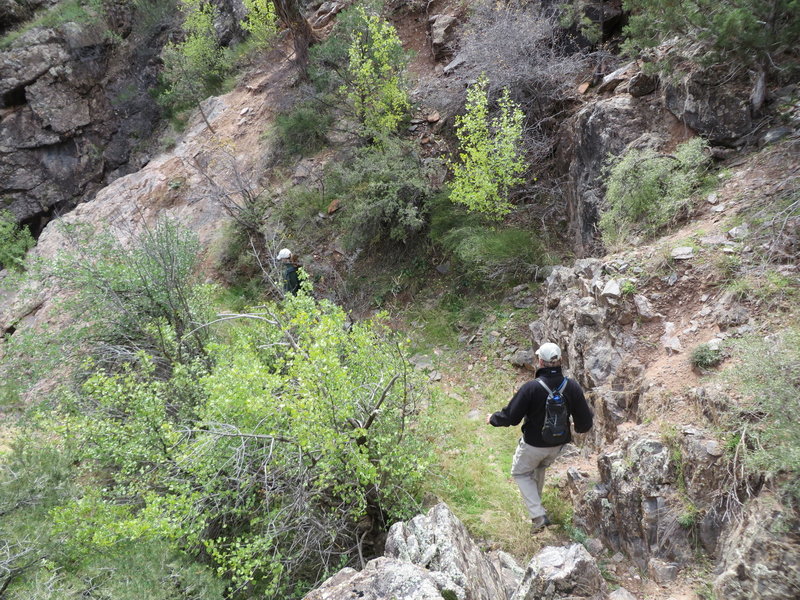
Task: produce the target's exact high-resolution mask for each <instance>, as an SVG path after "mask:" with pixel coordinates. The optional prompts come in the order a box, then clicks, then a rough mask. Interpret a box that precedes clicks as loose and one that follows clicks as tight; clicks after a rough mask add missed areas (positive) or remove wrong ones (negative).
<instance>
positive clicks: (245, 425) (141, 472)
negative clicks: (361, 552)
mask: <svg viewBox="0 0 800 600" xmlns="http://www.w3.org/2000/svg"><path fill="white" fill-rule="evenodd" d="M212 353H213V357H214V361H213V363H214V366H213V367H212V368H211V370H210V371H209V372H207V374H205V375H203V374H202V373H197V372H190V371H188V370H187V369H185V368H183V371H181V370H176V371H174V372H173V378H172V379H171V380H170V381H158V380H154V379H153V376H152V372H153V371H152V367H147V366H146V363H144V362H142V363H140V364H142V365H145V366H144V368H140V369H136V370H134V369H129V370H127V371H124V372H121V373H117V374H112V373H107V372H96V373H95V374H94V375H93V376H92V377H91V378H89V379H88V380H87V381H86V383H85V384H84V386H83V388H82V390H81V391H80V393H78V394H72V395H70V396H69V397H68V398H67V399H66V401H65V402H64V403H62V407H61V411H60V412H59V414H58V415H57V417H56V421H57V422H58V423H60V426H59V428H58V431H59V434H60V438H61V439H65V440H68V441H70V442H74V447H75V448H76V449H77V452H78V455H77V456H76V457H75V458H76V459H77V460H79V461H80V463H81V464H82V465H83V466H84V467H85V468H86V469H87V472H89V473H103V477H104V483H103V489H95V490H94V491H93V492H91V493H86V494H84V495H83V496H82V497H81V498H79V499H76V500H74V501H71V502H68V503H65V504H64V505H62V506H61V507H60V508H59V509H58V510H55V511H53V522H54V525H55V530H56V531H57V533H58V534H59V535H60V536H63V537H64V543H63V546H64V549H65V550H64V551H65V553H66V556H67V558H69V559H70V560H72V561H77V562H82V561H85V560H87V559H88V558H89V557H92V556H98V555H101V554H103V553H106V552H108V553H114V552H122V551H125V550H126V549H127V548H131V547H134V546H135V545H137V544H153V543H156V542H158V541H164V540H166V541H169V542H170V548H171V549H172V550H173V551H175V552H177V551H183V552H186V553H188V554H195V553H198V552H202V553H203V554H204V555H205V556H206V557H207V558H208V560H209V561H210V562H211V564H212V565H213V566H214V567H215V569H216V571H217V573H218V574H219V575H220V576H221V577H223V578H224V579H225V580H227V582H228V583H229V584H230V585H229V590H228V593H227V596H226V597H229V598H242V599H243V598H251V597H255V596H258V597H264V598H274V599H277V598H282V599H285V598H296V597H301V596H302V595H303V593H304V591H305V590H306V589H307V588H308V587H309V586H311V585H313V584H314V583H315V582H317V581H319V580H320V579H322V578H324V577H325V576H327V575H328V569H329V568H335V567H337V566H343V564H344V563H348V562H350V561H351V560H357V558H358V554H357V551H356V548H357V547H358V545H359V539H363V533H364V531H365V529H364V527H366V528H367V529H374V531H375V532H378V531H379V530H381V529H382V528H384V527H385V526H386V525H387V524H388V523H387V521H386V520H388V522H391V520H394V519H396V518H400V517H407V516H409V515H410V514H411V513H412V512H413V511H414V510H415V509H416V507H417V504H416V500H415V498H416V497H417V495H418V492H419V486H420V484H421V482H422V481H423V479H424V477H425V475H426V471H425V469H426V466H427V464H428V462H429V460H430V450H429V444H428V443H427V442H426V439H425V438H424V437H423V436H425V435H427V432H426V431H427V430H426V428H425V427H424V426H423V424H422V423H421V422H420V419H419V416H418V415H419V411H420V408H421V405H420V404H419V403H420V401H421V400H422V399H423V398H424V397H425V396H426V392H425V390H424V387H423V385H424V384H423V380H422V379H421V376H420V375H418V374H414V373H413V372H408V371H407V363H406V357H405V349H404V347H403V345H402V343H399V344H398V343H396V340H395V338H394V337H393V336H392V335H391V334H390V333H389V331H388V330H387V329H386V328H384V327H382V326H381V325H379V324H377V323H372V322H360V323H350V322H349V321H348V318H347V315H346V314H345V312H344V311H343V310H342V309H340V308H338V307H336V306H334V305H332V304H330V303H327V302H317V301H316V300H315V299H313V298H312V297H310V296H308V295H306V294H300V295H298V296H291V297H289V298H287V299H286V300H285V301H284V302H283V303H281V304H271V305H267V306H264V307H262V308H261V310H259V312H258V313H252V314H250V315H249V318H243V319H242V320H241V321H239V322H238V323H235V324H234V325H233V327H231V328H230V329H229V330H228V335H227V342H226V343H224V344H222V343H219V344H215V345H214V347H213V349H212ZM176 378H179V379H180V380H179V381H176ZM186 386H195V387H198V388H199V389H200V393H199V395H198V396H197V397H198V399H199V402H198V403H197V405H196V408H195V409H194V410H193V411H191V412H184V413H180V412H177V411H175V410H174V408H173V406H172V402H173V401H174V398H175V390H180V389H185V388H186ZM184 395H185V393H184Z"/></svg>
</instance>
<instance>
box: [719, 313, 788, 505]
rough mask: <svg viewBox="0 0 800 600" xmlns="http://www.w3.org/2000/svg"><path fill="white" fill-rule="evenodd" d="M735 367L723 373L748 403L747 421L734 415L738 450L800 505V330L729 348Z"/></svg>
mask: <svg viewBox="0 0 800 600" xmlns="http://www.w3.org/2000/svg"><path fill="white" fill-rule="evenodd" d="M733 353H734V358H735V359H736V360H737V362H738V364H737V365H736V367H735V368H732V369H730V370H729V371H728V372H727V377H728V379H729V381H730V382H731V383H732V384H733V385H734V386H735V387H736V389H737V390H738V391H739V392H740V393H742V394H743V395H744V397H745V400H746V405H745V406H746V409H747V411H748V415H749V417H750V418H749V419H748V421H752V420H755V422H749V423H745V424H744V425H743V424H742V420H741V417H740V415H739V414H736V415H732V418H733V420H732V421H731V426H732V429H733V430H734V431H736V432H737V434H738V436H739V437H738V441H739V445H738V448H739V449H740V450H741V451H742V452H743V453H744V460H745V464H746V465H747V466H748V467H749V468H750V469H751V470H753V471H760V472H763V473H767V474H768V475H770V476H771V477H772V478H778V479H779V481H782V482H783V484H784V489H785V490H786V492H787V493H789V494H791V495H793V496H794V498H795V500H798V499H800V485H798V473H800V430H798V427H797V423H798V422H799V420H800V404H798V402H797V398H798V397H800V378H798V376H797V374H798V373H799V372H800V329H798V328H797V326H791V327H788V328H785V329H783V330H782V331H777V332H774V333H772V334H771V335H769V336H767V337H766V338H762V337H750V338H744V339H742V340H739V341H736V342H735V343H734V344H733Z"/></svg>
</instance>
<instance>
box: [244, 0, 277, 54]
mask: <svg viewBox="0 0 800 600" xmlns="http://www.w3.org/2000/svg"><path fill="white" fill-rule="evenodd" d="M243 3H244V7H245V10H247V14H246V15H245V18H244V20H243V21H242V22H241V25H242V29H244V30H245V31H246V32H248V33H249V34H250V37H251V39H252V40H253V41H254V43H255V46H256V47H257V48H264V47H266V46H268V45H269V44H271V43H272V41H273V39H274V38H275V35H276V34H277V33H278V23H277V16H276V15H275V6H274V5H273V3H272V0H243Z"/></svg>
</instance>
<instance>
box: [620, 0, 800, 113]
mask: <svg viewBox="0 0 800 600" xmlns="http://www.w3.org/2000/svg"><path fill="white" fill-rule="evenodd" d="M623 6H624V8H625V10H628V11H630V13H631V14H630V18H629V21H628V25H627V27H626V29H625V31H626V34H627V36H628V40H627V42H626V44H625V46H626V49H627V50H628V51H629V52H634V53H636V52H639V51H641V50H645V49H647V48H653V47H655V46H657V45H658V44H660V43H661V42H662V41H664V40H666V39H672V40H673V41H674V44H675V46H676V47H677V48H678V49H679V50H683V53H682V54H684V55H685V54H686V53H687V52H688V51H689V50H692V49H694V56H701V57H702V59H703V60H707V61H720V60H725V59H726V58H731V59H734V60H736V61H737V62H739V63H742V64H745V65H748V66H750V67H754V68H755V69H756V71H757V73H758V75H757V79H756V84H755V89H754V97H753V103H754V107H755V108H756V109H758V108H759V107H760V106H761V103H762V102H763V101H764V93H765V89H764V88H765V78H766V75H767V73H769V72H770V71H771V70H774V69H775V67H778V69H779V70H782V69H783V68H782V67H781V66H780V65H781V63H782V62H784V61H782V60H781V55H783V54H785V53H794V54H795V55H796V53H797V48H798V45H800V1H798V0H767V1H765V0H625V1H624V3H623ZM698 44H699V45H700V48H702V49H703V50H704V51H703V52H700V53H697V52H696V50H697V45H698ZM674 54H675V53H673V55H674Z"/></svg>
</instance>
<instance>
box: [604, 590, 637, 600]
mask: <svg viewBox="0 0 800 600" xmlns="http://www.w3.org/2000/svg"><path fill="white" fill-rule="evenodd" d="M608 600H637V598H636V596H634V595H633V594H631V593H630V592H629V591H628V590H626V589H625V588H624V587H621V588H617V589H616V590H614V591H613V592H611V593H610V594H609V595H608Z"/></svg>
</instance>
